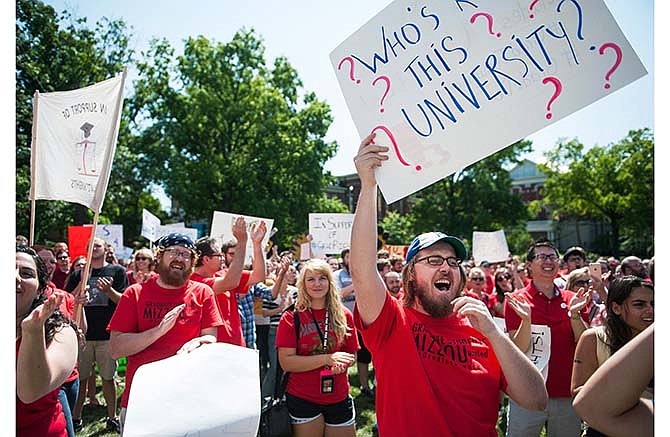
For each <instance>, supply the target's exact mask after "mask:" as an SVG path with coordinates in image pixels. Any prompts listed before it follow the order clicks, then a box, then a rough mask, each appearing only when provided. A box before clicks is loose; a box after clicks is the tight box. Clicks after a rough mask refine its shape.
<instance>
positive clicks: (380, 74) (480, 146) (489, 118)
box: [330, 0, 646, 203]
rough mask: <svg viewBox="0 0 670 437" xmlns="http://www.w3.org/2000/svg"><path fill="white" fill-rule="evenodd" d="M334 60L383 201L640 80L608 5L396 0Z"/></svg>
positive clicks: (548, 0) (595, 1)
mask: <svg viewBox="0 0 670 437" xmlns="http://www.w3.org/2000/svg"><path fill="white" fill-rule="evenodd" d="M529 4H530V5H532V6H533V7H532V8H531V7H530V5H529ZM330 58H331V62H332V65H333V68H334V69H335V75H336V77H337V79H338V81H339V85H340V87H341V89H342V92H343V94H344V97H345V100H346V102H347V106H348V108H349V112H350V113H351V116H352V119H353V121H354V123H355V125H356V128H357V130H358V134H359V135H360V137H361V138H364V137H366V136H368V135H369V134H370V133H375V134H376V137H375V139H374V142H375V144H382V145H386V146H389V149H390V150H389V158H390V159H389V160H388V161H386V162H384V164H383V165H382V166H381V168H378V169H377V170H376V174H377V181H378V183H379V187H380V190H381V192H382V194H383V196H384V198H385V200H386V202H387V203H392V202H395V201H396V200H398V199H401V198H402V197H405V196H407V195H409V194H411V193H413V192H416V191H418V190H420V189H422V188H424V187H426V186H428V185H430V184H432V183H434V182H436V181H438V180H439V179H442V178H444V177H446V176H448V175H450V174H452V173H454V172H456V171H457V170H459V169H461V168H464V167H466V166H468V165H470V164H472V163H474V162H477V161H478V160H480V159H482V158H484V157H486V156H488V155H490V154H492V153H494V152H496V151H498V150H500V149H503V148H505V147H507V146H509V145H510V144H513V143H514V142H516V141H518V140H520V139H523V138H524V137H525V136H527V135H529V134H532V133H534V132H536V131H538V130H540V129H542V128H543V127H545V126H547V125H549V124H551V123H554V122H555V121H557V120H560V119H561V118H564V117H566V116H567V115H569V114H571V113H573V112H575V111H577V110H579V109H580V108H583V107H585V106H587V105H589V104H590V103H592V102H594V101H596V100H598V99H600V98H603V97H605V96H607V95H609V94H611V93H613V92H615V91H616V90H618V89H619V88H622V87H623V86H625V85H627V84H629V83H630V82H632V81H634V80H636V79H638V78H640V77H642V76H644V75H645V74H646V70H645V68H644V66H643V65H642V63H641V62H640V60H639V58H638V56H637V54H636V53H635V52H634V51H633V49H632V47H631V46H630V44H629V43H628V41H627V40H626V38H625V36H624V35H623V33H622V32H621V29H620V28H619V26H618V25H617V23H616V22H615V21H614V18H613V17H612V15H611V14H610V12H609V10H608V9H607V7H606V5H605V4H604V2H603V0H589V1H585V0H543V1H541V2H529V1H521V0H427V1H424V2H421V3H416V2H404V1H403V2H401V1H394V2H392V3H391V4H389V5H388V6H387V7H386V8H385V9H383V10H382V11H381V12H380V13H379V14H377V15H376V16H375V17H373V18H372V19H370V20H369V21H368V22H367V23H366V24H365V25H364V26H363V27H362V28H361V29H359V30H358V31H356V32H355V33H354V34H353V35H351V36H350V37H349V38H347V39H346V40H345V41H344V42H343V43H342V44H340V45H339V46H338V47H337V48H336V49H335V50H333V52H332V53H331V54H330Z"/></svg>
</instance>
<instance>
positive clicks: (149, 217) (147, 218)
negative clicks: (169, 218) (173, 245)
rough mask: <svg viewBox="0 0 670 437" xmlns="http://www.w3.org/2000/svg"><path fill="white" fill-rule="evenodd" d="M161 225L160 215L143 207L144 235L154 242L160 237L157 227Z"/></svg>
mask: <svg viewBox="0 0 670 437" xmlns="http://www.w3.org/2000/svg"><path fill="white" fill-rule="evenodd" d="M160 225H161V221H160V219H159V218H158V217H156V216H155V215H153V214H152V213H150V212H149V211H147V210H146V209H142V234H141V235H142V236H143V237H144V238H146V239H147V240H149V241H151V242H153V241H156V240H157V239H158V236H157V233H156V231H157V229H158V227H159V226H160Z"/></svg>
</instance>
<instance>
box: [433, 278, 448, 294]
mask: <svg viewBox="0 0 670 437" xmlns="http://www.w3.org/2000/svg"><path fill="white" fill-rule="evenodd" d="M433 285H434V286H435V288H437V289H438V290H440V291H441V292H443V293H446V292H448V291H449V290H450V289H451V280H450V279H449V278H440V279H438V280H437V281H435V282H434V283H433Z"/></svg>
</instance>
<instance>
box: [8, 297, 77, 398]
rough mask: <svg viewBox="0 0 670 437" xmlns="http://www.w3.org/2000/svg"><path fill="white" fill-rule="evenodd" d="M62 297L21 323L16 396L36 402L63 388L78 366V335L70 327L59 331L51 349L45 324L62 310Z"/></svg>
mask: <svg viewBox="0 0 670 437" xmlns="http://www.w3.org/2000/svg"><path fill="white" fill-rule="evenodd" d="M61 300H62V296H59V295H58V294H54V295H52V296H51V297H49V298H48V299H47V300H46V302H45V303H44V304H42V305H40V306H39V307H37V308H35V309H34V310H33V311H32V312H31V313H30V314H29V315H28V316H27V317H26V318H25V319H23V321H22V322H21V346H20V347H19V354H18V357H17V360H16V395H17V397H18V398H19V399H20V400H21V401H22V402H24V403H31V402H35V401H36V400H38V399H40V398H41V397H43V396H44V395H46V394H47V393H49V392H52V391H54V390H55V389H56V388H58V387H60V386H61V385H62V384H63V383H64V382H65V380H66V379H67V377H68V376H70V374H71V373H72V370H73V369H74V365H75V364H76V362H77V335H76V334H75V332H74V329H72V328H71V327H70V326H66V327H64V328H63V329H61V330H60V331H57V332H56V334H55V335H54V337H53V339H52V340H51V343H50V344H49V346H46V343H45V340H44V323H45V322H46V320H47V319H48V318H49V316H50V315H51V314H53V312H54V311H55V310H56V309H57V308H58V305H59V304H60V301H61Z"/></svg>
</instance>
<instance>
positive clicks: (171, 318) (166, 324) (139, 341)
mask: <svg viewBox="0 0 670 437" xmlns="http://www.w3.org/2000/svg"><path fill="white" fill-rule="evenodd" d="M185 307H186V305H185V304H181V305H177V306H176V307H174V308H173V309H171V310H170V311H169V312H168V313H167V314H166V315H165V316H164V317H163V320H161V322H160V323H159V324H158V325H156V326H154V327H153V328H151V329H148V330H146V331H143V332H120V331H111V332H110V336H109V355H110V356H111V357H112V359H115V360H117V359H119V358H121V357H128V356H130V355H135V354H136V353H138V352H141V351H143V350H144V349H146V348H147V347H149V346H150V345H151V344H153V343H154V342H155V341H156V340H158V339H159V338H161V337H162V336H163V335H165V333H167V332H168V331H169V330H170V329H172V327H173V326H174V324H175V323H176V322H177V317H179V314H180V313H181V312H182V310H183V309H184V308H185Z"/></svg>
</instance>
